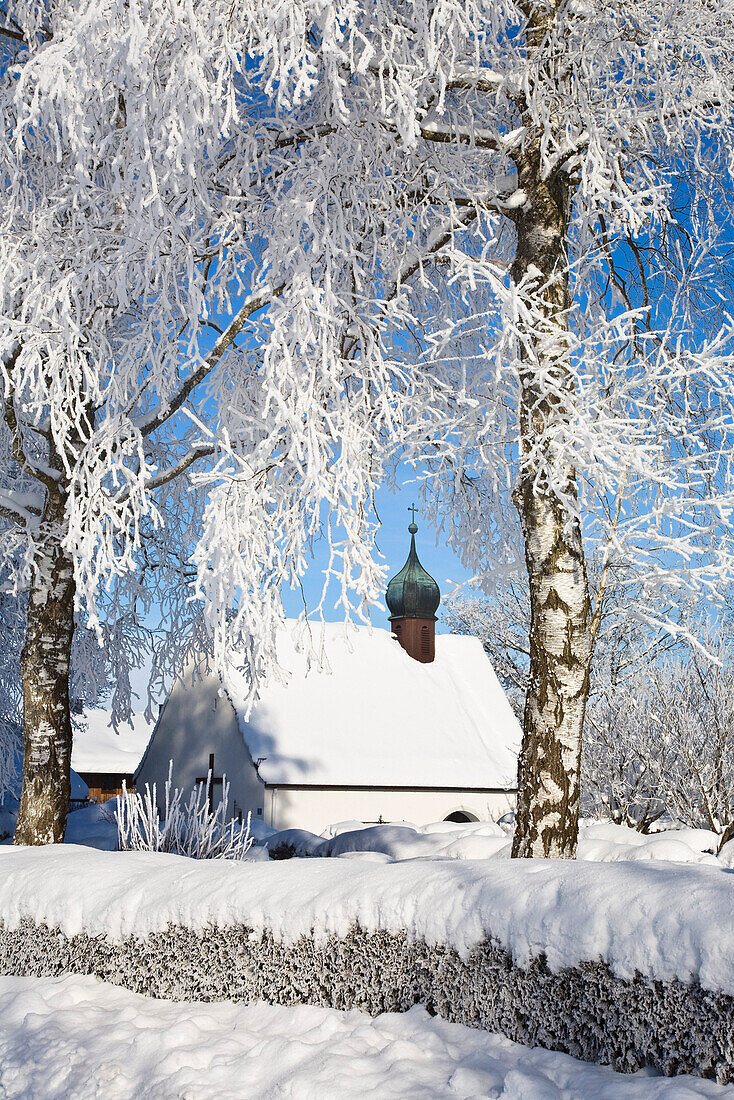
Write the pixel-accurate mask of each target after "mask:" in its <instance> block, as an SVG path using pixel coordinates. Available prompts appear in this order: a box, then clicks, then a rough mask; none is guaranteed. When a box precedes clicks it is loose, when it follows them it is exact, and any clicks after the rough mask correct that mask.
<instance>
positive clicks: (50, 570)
mask: <svg viewBox="0 0 734 1100" xmlns="http://www.w3.org/2000/svg"><path fill="white" fill-rule="evenodd" d="M43 520H44V523H43V527H44V532H45V538H44V541H43V544H42V547H41V550H40V552H39V555H38V557H37V560H36V571H35V576H34V580H33V583H32V585H31V589H30V592H29V596H28V622H27V629H26V638H25V644H24V646H23V653H22V657H21V673H22V680H23V788H22V792H21V799H20V810H19V813H18V822H17V825H16V829H15V839H14V843H15V844H54V843H60V842H61V841H63V839H64V833H65V831H66V817H67V813H68V809H69V798H70V794H71V782H70V767H71V745H72V729H71V715H70V708H69V663H70V656H71V642H72V637H73V633H74V567H73V562H72V561H71V559H70V558H69V557H68V555H67V554H65V553H64V550H63V548H62V546H61V532H62V531H63V524H64V501H63V497H62V496H61V494H60V493H49V494H48V497H47V503H46V508H45V510H44V517H43Z"/></svg>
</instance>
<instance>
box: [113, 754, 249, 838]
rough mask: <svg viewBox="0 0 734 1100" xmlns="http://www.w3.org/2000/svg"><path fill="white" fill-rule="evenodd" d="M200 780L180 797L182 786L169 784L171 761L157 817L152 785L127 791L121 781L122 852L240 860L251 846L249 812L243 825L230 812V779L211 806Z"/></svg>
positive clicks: (206, 787)
mask: <svg viewBox="0 0 734 1100" xmlns="http://www.w3.org/2000/svg"><path fill="white" fill-rule="evenodd" d="M211 778H212V777H211V774H209V776H208V777H207V782H206V784H204V783H200V784H198V785H197V786H196V787H194V789H193V790H192V791H191V792H190V794H189V796H188V800H187V801H186V802H184V791H182V790H180V789H179V788H178V787H174V786H173V761H171V762H170V764H169V768H168V779H167V780H166V785H165V810H164V814H163V818H162V819H161V818H159V816H158V800H157V789H156V784H155V783H154V784H153V789H152V790H151V788H150V786H149V784H147V783H146V784H145V792H144V793H143V794H139V793H131V792H130V791H128V789H127V786H126V785H125V783H124V782H123V791H122V797H121V798H120V799H119V800H118V806H117V809H116V811H115V821H116V822H117V836H118V841H119V846H120V851H121V852H129V851H142V852H173V853H175V854H176V855H181V856H191V857H192V858H193V859H242V857H243V856H244V855H245V853H246V852H247V851H249V849H250V848H251V846H252V843H253V838H252V837H251V836H250V814H248V815H247V822H246V824H245V825H243V824H242V822H240V821H238V820H236V819H235V818H230V817H229V816H228V805H229V783H228V782H227V780H226V777H223V782H222V798H221V801H220V802H219V805H218V806H216V807H215V808H213V809H211V810H210V808H209V786H210V783H211Z"/></svg>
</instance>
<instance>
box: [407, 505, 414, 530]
mask: <svg viewBox="0 0 734 1100" xmlns="http://www.w3.org/2000/svg"><path fill="white" fill-rule="evenodd" d="M408 511H409V512H412V513H413V520H412V523H413V526H414V527H415V504H411V506H410V508H409V509H408Z"/></svg>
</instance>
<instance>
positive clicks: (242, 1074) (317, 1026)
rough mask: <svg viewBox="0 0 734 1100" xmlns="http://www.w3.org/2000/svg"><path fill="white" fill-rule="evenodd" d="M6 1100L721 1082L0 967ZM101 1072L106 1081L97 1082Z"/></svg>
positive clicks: (711, 1095) (463, 1097) (706, 1092)
mask: <svg viewBox="0 0 734 1100" xmlns="http://www.w3.org/2000/svg"><path fill="white" fill-rule="evenodd" d="M0 1017H2V1020H3V1028H2V1031H0V1064H2V1083H3V1096H4V1097H6V1098H7V1100H21V1098H22V1100H26V1098H27V1097H30V1096H39V1097H40V1096H43V1097H44V1100H67V1098H68V1097H70V1096H98V1095H106V1096H109V1097H119V1098H125V1100H130V1098H132V1097H135V1098H136V1100H178V1098H179V1097H182V1096H186V1097H187V1098H188V1100H209V1098H210V1097H212V1096H216V1097H217V1098H218V1100H236V1098H239V1097H242V1096H244V1095H245V1093H244V1092H243V1082H245V1081H246V1082H247V1092H246V1095H247V1096H249V1097H256V1096H257V1097H266V1096H268V1097H285V1096H292V1097H300V1098H302V1100H307V1098H316V1097H318V1098H319V1100H364V1098H365V1097H379V1098H381V1100H388V1098H396V1100H397V1098H401V1100H403V1098H406V1097H418V1096H419V1097H420V1098H421V1100H478V1098H480V1097H484V1098H487V1100H489V1098H490V1097H499V1096H503V1097H505V1098H506V1100H510V1098H512V1100H551V1098H556V1100H561V1098H562V1097H563V1098H569V1100H570V1098H571V1097H576V1098H581V1097H583V1098H584V1100H619V1098H620V1097H624V1098H626V1100H684V1098H685V1100H695V1098H697V1097H705V1098H708V1100H725V1098H726V1097H729V1098H731V1097H732V1095H734V1090H733V1089H730V1088H726V1087H723V1086H720V1085H715V1084H713V1083H712V1082H711V1081H702V1080H700V1078H696V1077H676V1078H672V1079H671V1078H666V1077H653V1076H651V1075H650V1072H649V1071H642V1072H639V1073H634V1074H630V1075H625V1076H623V1075H622V1074H618V1073H614V1072H613V1071H612V1070H610V1069H606V1068H604V1067H601V1066H594V1065H589V1064H588V1063H586V1062H577V1061H576V1060H575V1059H573V1058H570V1057H569V1056H568V1055H566V1054H559V1053H557V1052H555V1051H549V1050H543V1049H541V1048H538V1047H536V1048H534V1049H532V1050H531V1049H529V1048H527V1047H524V1046H521V1045H520V1044H519V1043H513V1042H510V1040H509V1039H504V1038H502V1037H501V1036H499V1035H492V1034H487V1033H486V1032H482V1031H476V1030H475V1029H473V1028H469V1027H463V1026H462V1025H461V1024H453V1023H448V1022H447V1021H446V1020H442V1019H441V1018H440V1017H430V1016H429V1015H428V1013H427V1012H426V1011H425V1009H423V1008H418V1007H416V1008H411V1009H410V1010H409V1011H408V1012H404V1013H383V1014H382V1015H380V1016H376V1017H371V1016H368V1015H367V1014H366V1013H364V1012H359V1011H357V1010H356V1009H352V1010H351V1011H349V1012H340V1011H337V1010H335V1009H329V1008H321V1007H316V1006H314V1005H299V1006H297V1007H293V1008H285V1007H282V1006H278V1005H268V1004H264V1003H262V1002H258V1003H256V1004H252V1005H241V1004H232V1003H230V1002H227V1001H220V1002H216V1003H213V1004H204V1003H196V1002H194V1003H191V1002H187V1003H183V1004H182V1003H178V1002H175V1001H160V1000H154V999H153V998H151V997H143V996H141V995H140V994H137V993H130V992H128V991H127V990H125V989H118V988H116V987H115V986H112V985H107V984H105V983H102V982H98V981H95V979H94V978H88V977H79V976H77V975H73V976H67V977H63V978H0ZM102 1082H106V1084H101V1083H102Z"/></svg>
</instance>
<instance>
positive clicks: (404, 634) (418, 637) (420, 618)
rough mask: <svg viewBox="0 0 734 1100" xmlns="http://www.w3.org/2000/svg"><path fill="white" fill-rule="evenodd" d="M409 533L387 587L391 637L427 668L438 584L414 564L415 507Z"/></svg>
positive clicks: (432, 643)
mask: <svg viewBox="0 0 734 1100" xmlns="http://www.w3.org/2000/svg"><path fill="white" fill-rule="evenodd" d="M408 510H409V511H411V512H412V513H413V522H412V523H411V524H410V526H409V527H408V531H409V532H410V553H409V554H408V560H407V561H406V563H405V565H404V566H403V568H402V569H401V570H400V572H399V573H398V574H397V576H395V577H393V578H392V580H391V581H390V582H389V584H388V586H387V593H386V595H385V600H386V603H387V606H388V608H389V609H390V622H391V623H392V629H393V634H394V635H395V637H396V638H397V639H398V641H399V642H400V644H401V646H402V647H403V649H404V650H405V652H406V653H408V654H409V655H410V656H411V657H412V658H413V659H414V660H415V661H420V662H421V664H424V665H427V664H430V663H431V661H433V660H435V657H436V610H437V608H438V605H439V603H440V602H441V593H440V592H439V589H438V585H437V584H436V582H435V581H434V579H433V577H432V576H430V574H429V573H426V571H425V569H424V568H423V566H422V565H421V563H420V562H419V561H418V554H417V553H416V549H415V534H416V531H417V530H418V528H417V526H416V523H415V508H414V507H411V508H409V509H408Z"/></svg>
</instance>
